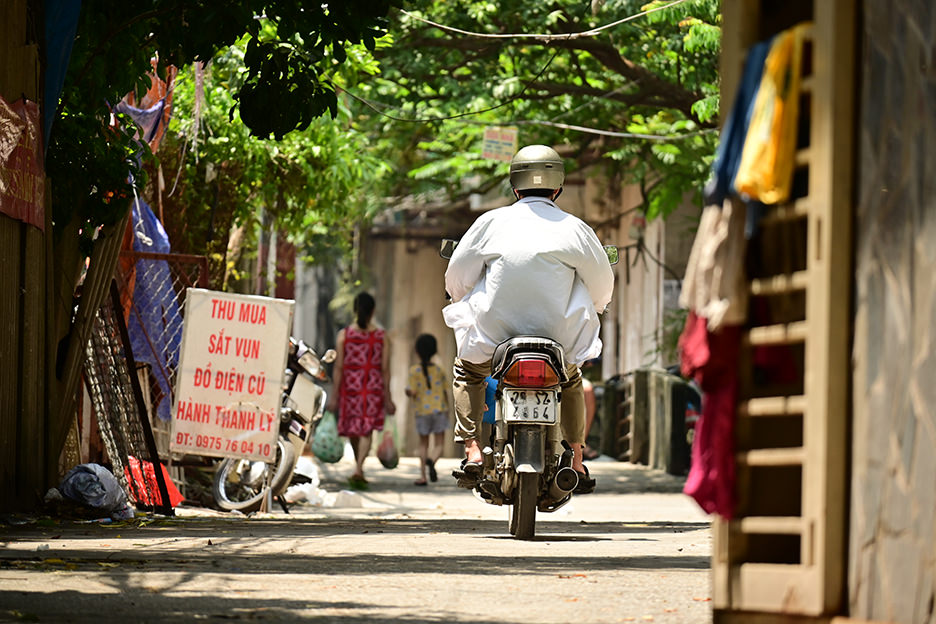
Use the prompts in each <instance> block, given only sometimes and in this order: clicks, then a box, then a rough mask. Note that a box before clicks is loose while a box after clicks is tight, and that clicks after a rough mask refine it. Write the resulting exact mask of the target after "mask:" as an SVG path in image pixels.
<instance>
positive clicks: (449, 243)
mask: <svg viewBox="0 0 936 624" xmlns="http://www.w3.org/2000/svg"><path fill="white" fill-rule="evenodd" d="M456 245H458V241H457V240H453V239H451V238H443V239H442V247H441V248H440V249H439V255H440V256H442V257H443V258H445V259H449V258H451V257H452V254H453V253H455V247H456Z"/></svg>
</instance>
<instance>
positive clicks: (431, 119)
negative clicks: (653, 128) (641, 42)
mask: <svg viewBox="0 0 936 624" xmlns="http://www.w3.org/2000/svg"><path fill="white" fill-rule="evenodd" d="M689 1H690V0H674V1H673V2H670V3H668V4H664V5H661V6H658V7H654V8H652V9H648V10H646V11H641V12H640V13H636V14H634V15H629V16H627V17H624V18H622V19H619V20H617V21H615V22H611V23H610V24H605V25H604V26H599V27H598V28H592V29H590V30H586V31H581V32H577V33H564V34H560V35H554V34H543V33H538V34H537V33H500V34H496V33H476V32H471V31H468V30H462V29H460V28H454V27H452V26H446V25H444V24H439V23H437V22H433V21H431V20H427V19H425V18H423V17H419V16H418V15H414V14H412V13H410V12H409V11H406V10H404V9H400V12H401V13H403V14H405V15H407V16H409V17H411V18H413V19H415V20H418V21H421V22H424V23H426V24H429V25H431V26H433V27H435V28H439V29H442V30H447V31H450V32H454V33H458V34H462V35H466V36H471V37H486V38H497V39H505V38H519V37H523V38H533V39H539V40H546V41H549V40H554V39H561V40H564V41H565V40H569V39H579V38H582V37H594V36H595V35H597V34H599V33H601V32H602V31H604V30H608V29H609V28H614V27H615V26H619V25H621V24H624V23H625V22H629V21H632V20H635V19H638V18H641V17H644V16H646V15H649V14H650V13H655V12H656V11H662V10H664V9H669V8H671V7H674V6H676V5H678V4H683V3H684V2H689ZM558 53H559V49H558V48H557V49H556V50H555V51H554V52H553V54H552V56H550V57H549V60H547V61H546V63H545V64H544V65H543V67H542V69H540V70H539V71H538V72H537V73H536V75H535V76H534V77H533V78H531V79H530V80H529V81H527V82H526V83H525V84H524V85H523V88H522V89H520V91H519V92H518V93H517V94H516V95H514V96H512V97H510V98H508V99H506V100H504V101H503V102H501V103H500V104H495V105H494V106H489V107H487V108H482V109H479V110H473V111H466V112H463V113H457V114H454V115H447V116H442V117H424V118H407V117H397V116H396V115H391V114H390V113H386V112H384V111H383V110H381V109H380V108H379V107H378V105H377V104H374V103H373V102H371V101H369V100H367V99H365V98H363V97H361V96H360V95H357V94H356V93H354V92H352V91H349V90H348V89H345V88H342V87H339V86H337V85H335V89H336V90H337V91H342V92H343V93H347V94H348V95H349V96H351V97H352V98H354V99H355V100H357V101H359V102H361V103H362V104H364V105H365V106H367V107H368V108H370V109H372V110H373V111H374V112H376V113H377V114H378V115H381V116H383V117H386V118H387V119H392V120H393V121H403V122H409V123H430V122H434V121H447V120H452V119H460V118H463V117H468V116H471V115H479V114H481V113H487V112H490V111H493V110H497V109H498V108H502V107H504V106H506V105H508V104H510V103H511V102H514V101H516V100H518V99H520V98H521V97H522V96H523V94H524V93H525V92H526V90H527V89H529V88H530V86H531V85H532V84H533V83H534V82H535V81H536V79H537V78H539V77H540V76H542V75H543V73H544V72H545V71H546V70H547V69H548V68H549V66H550V65H551V64H552V62H553V60H554V59H555V58H556V55H557V54H558ZM380 106H382V107H384V108H389V106H388V105H385V104H381V105H380ZM518 123H530V124H542V125H554V126H556V127H560V128H566V129H568V130H576V131H579V132H590V133H593V134H601V135H604V136H615V137H624V138H645V139H655V140H671V139H675V138H682V137H684V136H692V135H693V134H702V133H703V132H705V131H702V132H698V133H692V134H685V135H679V136H677V137H673V136H663V135H638V134H632V133H622V132H613V131H610V130H598V129H596V128H586V127H584V126H569V125H566V124H560V123H557V122H550V121H522V122H510V123H505V124H501V125H511V124H518Z"/></svg>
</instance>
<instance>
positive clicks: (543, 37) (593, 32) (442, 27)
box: [400, 0, 690, 41]
mask: <svg viewBox="0 0 936 624" xmlns="http://www.w3.org/2000/svg"><path fill="white" fill-rule="evenodd" d="M689 1H690V0H674V1H673V2H670V3H669V4H664V5H662V6H658V7H654V8H652V9H647V10H646V11H642V12H640V13H637V14H635V15H630V16H628V17H625V18H622V19H619V20H617V21H616V22H611V23H610V24H605V25H604V26H599V27H598V28H591V29H589V30H583V31H581V32H577V33H567V34H562V35H554V34H548V33H479V32H472V31H470V30H462V29H461V28H455V27H454V26H446V25H445V24H439V23H438V22H433V21H432V20H428V19H426V18H424V17H419V16H418V15H414V14H413V13H410V12H409V11H406V10H404V9H400V12H401V13H403V14H404V15H406V16H408V17H411V18H413V19H414V20H417V21H420V22H423V23H425V24H429V25H430V26H433V27H435V28H438V29H440V30H447V31H449V32H453V33H458V34H459V35H467V36H469V37H481V38H484V39H539V40H541V41H551V40H554V39H562V40H567V39H581V38H582V37H594V36H595V35H598V34H599V33H601V32H602V31H605V30H608V29H609V28H614V27H615V26H620V25H621V24H624V23H626V22H630V21H632V20H635V19H638V18H640V17H643V16H645V15H650V14H651V13H655V12H657V11H662V10H664V9H669V8H670V7H674V6H676V5H677V4H682V3H684V2H689Z"/></svg>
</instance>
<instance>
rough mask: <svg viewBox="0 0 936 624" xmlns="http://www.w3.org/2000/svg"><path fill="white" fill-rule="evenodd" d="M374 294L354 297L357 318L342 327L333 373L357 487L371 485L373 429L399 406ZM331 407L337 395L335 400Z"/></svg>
mask: <svg viewBox="0 0 936 624" xmlns="http://www.w3.org/2000/svg"><path fill="white" fill-rule="evenodd" d="M374 307H375V303H374V298H373V297H372V296H371V295H369V294H367V293H360V294H359V295H358V296H357V297H355V298H354V314H355V316H356V321H355V322H354V323H352V324H351V325H349V326H348V327H346V328H344V329H342V330H341V331H339V332H338V344H337V346H336V348H335V350H336V351H337V352H338V357H337V359H336V360H335V369H334V374H333V375H332V378H333V380H334V384H335V387H336V388H338V392H337V395H338V396H337V405H338V435H341V436H347V438H348V440H349V441H350V442H351V448H352V449H354V461H355V462H356V463H357V468H356V470H355V471H354V474H352V475H351V477H350V478H349V479H348V483H349V485H351V487H353V488H356V489H364V488H366V487H367V479H365V478H364V460H365V459H367V455H368V453H369V452H370V448H371V433H372V432H373V431H374V430H375V429H376V430H377V431H379V430H381V429H383V425H384V414H385V413H387V414H393V413H394V412H396V406H395V405H394V404H393V400H392V399H391V398H390V343H389V342H388V340H387V334H386V332H385V331H384V330H383V329H380V328H379V327H377V325H376V324H374ZM330 405H331V409H334V407H335V399H334V398H332V399H331V400H330Z"/></svg>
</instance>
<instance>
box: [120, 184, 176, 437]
mask: <svg viewBox="0 0 936 624" xmlns="http://www.w3.org/2000/svg"><path fill="white" fill-rule="evenodd" d="M133 234H134V236H133V250H134V251H146V252H152V253H169V252H170V246H169V237H168V236H167V235H166V230H165V229H164V228H163V226H162V223H160V222H159V219H158V218H157V217H156V215H155V214H153V211H152V209H150V207H149V206H148V205H147V204H146V202H144V201H143V200H141V199H137V201H136V202H134V204H133ZM127 330H128V332H129V334H130V345H131V347H132V348H133V357H134V359H135V360H136V361H137V362H148V363H149V364H150V365H151V366H152V371H153V376H154V377H155V378H156V381H157V383H158V384H159V388H160V390H161V391H162V392H161V393H157V395H158V396H154V397H153V400H154V402H155V403H156V414H157V415H158V416H159V418H161V419H163V420H169V418H170V417H171V415H172V401H171V399H170V397H171V383H170V379H169V374H170V372H171V371H173V370H175V368H176V366H178V362H179V348H180V345H181V342H182V315H181V313H180V310H179V304H178V300H177V295H176V293H175V290H174V288H173V285H172V273H171V272H170V270H169V263H168V262H166V261H165V260H149V259H141V260H137V263H136V284H135V286H134V289H133V310H131V312H130V319H129V321H128V322H127Z"/></svg>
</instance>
